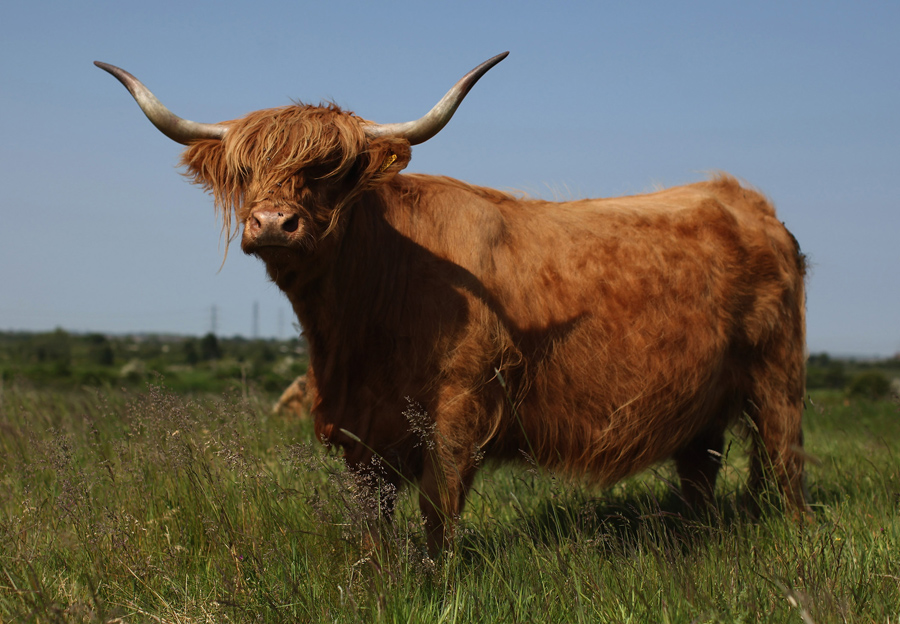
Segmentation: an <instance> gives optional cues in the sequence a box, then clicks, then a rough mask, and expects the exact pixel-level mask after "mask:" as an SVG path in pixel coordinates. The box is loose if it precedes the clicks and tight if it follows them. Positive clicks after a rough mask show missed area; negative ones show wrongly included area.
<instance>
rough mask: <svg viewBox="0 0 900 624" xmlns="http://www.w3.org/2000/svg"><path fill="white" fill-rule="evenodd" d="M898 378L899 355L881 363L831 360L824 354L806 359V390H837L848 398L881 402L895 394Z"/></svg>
mask: <svg viewBox="0 0 900 624" xmlns="http://www.w3.org/2000/svg"><path fill="white" fill-rule="evenodd" d="M898 379H900V356H894V357H893V358H889V359H884V360H866V361H861V360H853V359H840V358H833V357H831V356H829V355H828V354H827V353H819V354H813V355H810V356H809V360H808V361H807V364H806V388H807V390H824V389H831V390H841V391H843V392H844V393H846V394H847V395H848V396H852V397H861V398H869V399H882V398H886V397H888V396H890V395H891V394H892V393H893V392H896V388H895V387H893V386H892V384H896V383H898V382H897V380H898Z"/></svg>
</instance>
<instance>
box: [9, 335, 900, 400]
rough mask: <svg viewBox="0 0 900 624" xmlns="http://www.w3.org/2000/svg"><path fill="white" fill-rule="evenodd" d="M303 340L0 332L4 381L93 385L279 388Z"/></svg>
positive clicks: (822, 382) (871, 375) (887, 374)
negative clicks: (160, 384) (249, 386)
mask: <svg viewBox="0 0 900 624" xmlns="http://www.w3.org/2000/svg"><path fill="white" fill-rule="evenodd" d="M307 366H308V356H307V351H306V342H305V341H304V340H303V339H302V338H293V339H291V340H256V339H248V338H243V337H240V336H235V337H232V338H224V337H221V336H216V335H215V334H212V333H209V334H206V335H205V336H200V337H196V336H168V335H160V334H137V335H110V334H100V333H88V334H78V333H70V332H67V331H65V330H62V329H57V330H55V331H52V332H42V333H29V332H0V380H13V379H23V380H27V381H29V382H31V383H35V384H38V385H50V386H84V385H87V386H95V385H111V386H116V385H124V386H129V385H136V384H142V383H145V382H146V381H155V382H158V383H162V384H163V385H166V386H168V387H170V388H172V389H173V390H178V391H221V390H224V389H228V388H236V387H244V388H246V387H247V385H248V384H249V385H252V386H253V387H254V388H256V389H259V390H262V391H265V392H272V393H275V392H280V391H281V390H283V389H284V388H285V387H287V386H288V385H289V384H290V383H291V381H293V380H294V379H295V378H296V377H297V375H300V374H302V373H305V372H306V368H307ZM806 372H807V389H808V390H835V391H841V392H844V393H846V394H847V395H849V396H859V397H867V398H873V399H877V398H883V397H887V396H889V395H890V394H891V393H892V392H896V388H892V385H891V384H892V383H894V384H897V383H898V382H897V381H896V380H898V379H900V356H896V357H894V358H890V359H884V360H878V361H861V360H852V359H842V358H835V357H831V356H829V355H828V354H827V353H819V354H813V355H811V356H810V357H809V361H808V362H807V371H806Z"/></svg>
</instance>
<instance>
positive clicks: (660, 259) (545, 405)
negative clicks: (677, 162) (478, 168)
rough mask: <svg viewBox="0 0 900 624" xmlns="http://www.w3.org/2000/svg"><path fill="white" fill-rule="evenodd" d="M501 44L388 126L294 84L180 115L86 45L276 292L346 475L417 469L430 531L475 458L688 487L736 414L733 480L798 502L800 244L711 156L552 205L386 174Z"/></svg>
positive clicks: (441, 525)
mask: <svg viewBox="0 0 900 624" xmlns="http://www.w3.org/2000/svg"><path fill="white" fill-rule="evenodd" d="M505 56H506V55H505V54H502V55H500V56H497V57H495V58H493V59H491V60H489V61H487V62H485V63H484V64H482V65H480V66H479V67H477V68H476V69H474V70H473V71H472V72H470V73H469V74H468V75H466V76H465V77H464V78H463V79H462V80H460V82H459V83H457V85H456V86H455V87H454V88H453V89H451V91H450V92H449V93H448V94H447V95H446V96H445V97H444V99H442V100H441V102H439V103H438V105H437V106H436V107H435V108H434V109H433V110H432V111H431V112H430V113H429V114H428V115H426V116H425V117H423V118H422V119H420V120H418V121H414V122H407V123H404V124H390V125H378V124H374V123H372V122H368V121H365V120H363V119H361V118H359V117H357V116H356V115H354V114H352V113H349V112H346V111H342V110H340V109H339V108H337V107H336V106H331V105H329V106H308V105H302V104H298V105H293V106H286V107H283V108H276V109H271V110H262V111H257V112H254V113H250V114H249V115H247V116H246V117H244V118H242V119H238V120H234V121H226V122H222V123H218V124H197V123H194V122H188V121H186V120H183V119H181V118H179V117H176V116H175V115H173V114H172V113H171V112H169V111H168V109H166V108H165V107H164V106H162V104H161V103H159V101H158V100H157V99H156V98H155V97H153V95H152V94H151V93H150V92H149V91H147V90H146V88H145V87H144V86H143V85H142V84H141V83H140V82H138V81H137V80H136V79H135V78H134V77H133V76H131V75H130V74H128V73H127V72H124V71H122V70H120V69H118V68H114V67H112V66H110V65H105V64H99V65H100V66H101V67H102V68H103V69H105V70H107V71H109V72H110V73H112V74H113V75H114V76H116V77H117V78H118V79H119V80H120V81H121V82H122V83H123V84H124V85H125V86H126V87H127V88H128V89H129V90H130V91H131V92H132V94H133V95H134V97H135V99H136V100H137V101H138V103H139V104H140V105H141V107H142V109H143V110H144V112H145V113H146V114H147V116H148V117H149V118H150V119H151V121H153V123H154V124H155V125H156V126H157V127H158V128H159V129H160V130H162V132H164V133H165V134H166V135H167V136H169V137H170V138H172V139H174V140H176V141H179V142H181V143H184V144H186V145H187V146H188V147H187V149H186V150H185V152H184V156H183V158H182V164H183V165H184V166H185V167H186V168H187V171H188V172H189V175H190V176H192V177H193V179H194V181H195V182H196V183H198V184H200V185H201V186H203V187H204V188H206V189H208V190H210V191H212V193H213V195H214V197H215V201H216V205H217V207H218V210H219V211H220V214H221V215H222V217H223V219H224V228H225V230H226V232H229V233H230V232H232V229H233V219H236V220H237V221H238V222H239V223H241V224H242V225H243V237H242V241H241V245H242V248H243V250H244V251H245V252H246V253H248V254H253V255H256V256H258V257H259V258H261V259H262V260H263V261H264V263H265V265H266V269H267V271H268V274H269V276H270V277H271V279H272V280H273V281H274V282H275V283H276V284H277V285H278V287H279V288H281V289H282V290H283V291H284V292H285V293H286V294H287V296H288V299H289V300H290V301H291V304H292V305H293V308H294V311H295V312H296V314H297V318H298V319H299V321H300V323H301V325H302V327H303V331H304V334H305V335H306V337H307V339H308V340H309V347H310V354H311V362H312V366H313V369H314V370H315V375H316V379H315V382H314V388H315V390H316V392H317V397H316V401H315V405H314V407H313V411H314V414H315V427H316V431H317V432H318V434H319V435H320V436H321V437H322V438H323V439H324V440H325V441H327V442H328V443H330V444H335V445H338V446H340V447H342V448H343V451H344V456H345V458H346V461H347V464H348V466H349V467H350V468H351V469H352V470H353V471H356V472H357V473H359V474H360V475H363V476H366V475H368V476H371V474H372V473H373V472H378V473H379V474H380V476H381V477H382V478H383V479H385V480H386V481H387V482H389V484H393V485H394V486H397V487H399V486H401V485H402V484H403V483H406V482H414V483H415V482H417V483H418V486H419V498H420V503H421V508H422V512H423V514H424V517H425V521H426V530H427V538H428V542H429V546H430V547H431V548H432V550H434V549H436V548H438V547H439V546H440V545H441V544H443V543H444V541H445V539H448V538H449V536H450V534H451V531H450V530H449V529H450V527H451V526H452V521H453V519H454V518H456V517H457V516H458V515H459V513H460V512H461V510H462V508H463V503H464V501H465V497H466V492H467V490H468V489H469V488H470V486H471V485H472V480H473V478H474V476H475V473H476V471H477V470H478V467H479V465H480V462H481V458H482V457H489V458H498V459H514V458H519V457H521V456H522V455H523V454H526V455H528V456H530V457H531V458H533V459H534V460H535V461H537V462H538V463H540V464H542V465H544V466H548V467H550V468H553V469H557V470H562V471H565V472H569V473H580V474H587V475H589V476H590V477H591V478H592V479H593V480H595V481H596V482H598V483H600V484H611V483H614V482H616V481H618V480H620V479H622V478H623V477H626V476H628V475H631V474H634V473H636V472H638V471H641V470H643V469H645V468H647V467H648V466H652V465H653V464H655V463H658V462H660V461H662V460H666V459H668V458H674V460H675V464H676V467H677V470H678V474H679V476H680V478H681V482H682V488H683V493H684V497H685V499H686V500H687V501H688V502H691V503H699V502H702V501H704V500H706V499H708V497H710V496H711V494H712V489H713V485H714V482H715V479H716V474H717V472H718V470H719V453H720V452H721V451H722V445H723V435H724V432H725V431H726V429H727V428H728V427H729V425H730V424H732V423H734V422H735V421H737V420H738V419H740V418H741V416H742V414H747V415H748V418H749V421H750V422H751V423H752V426H751V428H752V429H753V430H754V431H753V435H752V436H751V437H752V438H753V450H752V453H753V454H752V460H751V469H750V478H749V486H750V489H751V491H752V492H759V490H760V489H761V488H763V487H764V486H765V485H766V483H767V482H770V483H771V484H772V485H774V486H776V487H778V488H779V489H780V490H781V491H782V492H783V494H784V499H785V501H786V503H787V504H788V506H789V507H790V508H792V509H793V510H795V511H796V512H803V511H804V510H805V509H806V503H805V499H804V492H803V484H802V480H803V453H802V449H801V446H802V433H801V426H800V424H801V413H802V411H803V396H804V367H805V355H804V350H805V346H804V342H805V321H804V260H803V256H802V255H801V253H800V251H799V249H798V246H797V243H796V241H795V240H794V238H793V237H792V236H791V234H790V233H789V232H788V231H787V230H786V229H785V227H784V226H783V225H782V224H781V223H780V222H779V221H778V219H777V218H776V216H775V211H774V209H773V208H772V205H771V204H770V203H769V202H768V201H767V200H766V198H765V197H763V196H762V195H760V194H759V193H757V192H756V191H753V190H751V189H748V188H746V187H744V186H742V185H740V184H739V183H738V182H737V181H735V180H734V179H733V178H731V177H728V176H726V175H719V176H716V177H715V178H713V179H712V180H710V181H707V182H701V183H698V184H691V185H689V186H681V187H677V188H672V189H669V190H664V191H660V192H656V193H652V194H648V195H638V196H633V197H622V198H615V199H587V200H582V201H571V202H563V203H552V202H547V201H543V200H538V199H521V198H516V197H513V196H511V195H508V194H506V193H501V192H499V191H495V190H491V189H487V188H481V187H475V186H471V185H468V184H465V183H463V182H459V181H457V180H453V179H449V178H444V177H435V176H428V175H398V174H399V172H400V170H401V169H403V168H404V167H405V166H406V165H407V163H408V162H409V159H410V145H413V144H416V143H421V142H422V141H425V140H427V139H429V138H430V137H432V136H433V135H434V134H436V133H437V132H438V131H440V130H441V128H442V127H443V126H444V125H445V124H446V123H447V121H448V120H449V118H450V116H451V115H452V114H453V112H454V111H455V110H456V107H457V106H458V105H459V102H460V101H461V100H462V98H463V97H464V96H465V94H466V93H467V92H468V90H469V89H470V88H471V86H472V85H473V84H474V83H475V81H477V80H478V79H479V78H480V77H481V76H482V75H483V74H484V73H485V72H486V71H487V70H488V69H490V68H491V67H492V66H493V65H495V64H496V63H498V62H499V61H500V60H502V58H504V57H505ZM423 435H424V436H426V438H427V439H426V440H425V443H423V441H422V439H421V438H422V436H423ZM375 457H377V458H378V459H377V460H375V459H373V458H375ZM382 491H383V492H384V491H390V488H383V489H382ZM382 503H383V509H384V511H385V512H387V513H390V511H391V507H392V504H393V497H392V496H390V495H388V496H385V497H384V500H383V501H382Z"/></svg>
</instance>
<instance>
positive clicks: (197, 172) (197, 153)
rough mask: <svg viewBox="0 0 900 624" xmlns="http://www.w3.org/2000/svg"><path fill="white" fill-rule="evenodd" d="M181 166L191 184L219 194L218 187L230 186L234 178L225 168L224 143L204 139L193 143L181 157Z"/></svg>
mask: <svg viewBox="0 0 900 624" xmlns="http://www.w3.org/2000/svg"><path fill="white" fill-rule="evenodd" d="M181 166H182V167H184V168H185V169H186V171H185V176H187V177H188V178H189V179H190V180H191V182H193V183H194V184H197V185H199V186H202V187H203V188H204V189H206V190H207V191H212V192H213V193H215V194H218V190H219V189H218V187H221V186H224V185H226V184H228V182H229V181H231V180H230V178H231V177H232V176H230V175H228V170H227V167H226V166H225V147H224V144H223V142H222V141H220V140H216V139H204V140H201V141H196V142H194V143H191V144H190V145H189V146H188V147H187V149H185V150H184V152H183V153H182V155H181Z"/></svg>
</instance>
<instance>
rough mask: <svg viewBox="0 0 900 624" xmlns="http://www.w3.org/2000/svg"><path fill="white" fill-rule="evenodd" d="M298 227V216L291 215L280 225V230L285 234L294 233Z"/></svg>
mask: <svg viewBox="0 0 900 624" xmlns="http://www.w3.org/2000/svg"><path fill="white" fill-rule="evenodd" d="M299 227H300V216H299V215H291V216H290V217H288V218H287V219H285V220H284V222H283V223H282V224H281V229H282V230H284V231H285V232H288V233H290V232H296V231H297V229H298V228H299Z"/></svg>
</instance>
